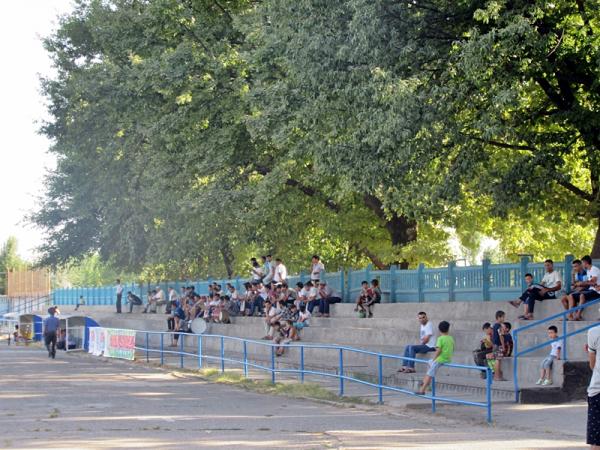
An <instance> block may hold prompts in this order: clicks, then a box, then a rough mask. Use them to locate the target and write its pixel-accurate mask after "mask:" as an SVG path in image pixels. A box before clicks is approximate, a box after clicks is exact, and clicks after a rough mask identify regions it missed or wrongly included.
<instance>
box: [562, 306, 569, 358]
mask: <svg viewBox="0 0 600 450" xmlns="http://www.w3.org/2000/svg"><path fill="white" fill-rule="evenodd" d="M562 320H563V323H562V333H563V345H562V347H563V352H562V359H563V360H564V361H568V360H569V353H568V350H567V347H568V339H569V337H568V336H567V313H564V314H563V317H562Z"/></svg>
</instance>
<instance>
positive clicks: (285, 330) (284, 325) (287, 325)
mask: <svg viewBox="0 0 600 450" xmlns="http://www.w3.org/2000/svg"><path fill="white" fill-rule="evenodd" d="M299 339H300V337H299V336H298V330H297V329H296V328H295V327H294V325H293V324H292V321H291V320H285V321H282V322H281V323H280V328H279V333H277V336H276V337H275V338H273V342H275V343H276V344H283V345H284V346H285V345H287V344H289V343H290V342H292V341H297V340H299ZM284 346H281V347H277V350H276V352H275V354H276V355H277V356H282V355H283V353H284V352H285V347H284Z"/></svg>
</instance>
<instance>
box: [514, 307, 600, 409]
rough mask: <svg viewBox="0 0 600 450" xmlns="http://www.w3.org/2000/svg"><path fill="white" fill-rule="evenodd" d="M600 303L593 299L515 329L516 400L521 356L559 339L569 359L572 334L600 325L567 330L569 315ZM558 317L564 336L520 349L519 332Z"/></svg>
mask: <svg viewBox="0 0 600 450" xmlns="http://www.w3.org/2000/svg"><path fill="white" fill-rule="evenodd" d="M598 303H600V299H597V300H593V301H591V302H587V303H584V304H583V305H579V306H576V307H574V308H571V309H567V310H565V311H562V312H560V313H557V314H554V315H552V316H550V317H546V318H545V319H541V320H536V321H535V322H533V323H530V324H527V325H525V326H522V327H519V328H517V329H516V330H514V331H513V341H514V349H513V380H514V388H515V402H518V401H519V372H518V371H519V357H520V356H523V355H526V354H527V353H531V352H534V351H536V350H539V349H541V348H544V347H546V346H548V345H550V344H552V343H553V342H558V341H563V346H562V359H563V360H565V361H567V360H568V356H569V353H568V349H567V344H568V339H569V338H570V337H571V336H575V335H577V334H580V333H583V332H584V331H587V330H589V329H590V328H594V327H597V326H598V325H600V322H594V323H592V324H591V325H587V326H585V327H582V328H579V329H577V330H575V331H571V332H567V324H568V322H569V321H567V315H569V314H573V313H574V312H576V311H580V310H584V309H586V308H588V307H590V306H594V305H596V304H598ZM557 319H562V336H559V337H557V338H556V339H549V340H547V341H545V342H542V343H541V344H537V345H533V346H531V347H527V348H525V349H523V350H519V334H521V333H522V332H524V331H527V330H530V329H532V328H535V327H537V326H540V325H543V324H547V323H548V322H552V321H554V320H557ZM572 322H573V323H577V322H576V321H572Z"/></svg>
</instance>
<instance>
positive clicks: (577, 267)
mask: <svg viewBox="0 0 600 450" xmlns="http://www.w3.org/2000/svg"><path fill="white" fill-rule="evenodd" d="M571 267H572V272H571V294H579V293H580V292H581V291H583V290H584V289H585V287H586V286H585V281H586V276H587V272H586V271H585V269H584V268H583V264H582V262H581V260H580V259H576V260H575V261H573V262H572V263H571ZM577 300H579V296H577ZM560 302H561V303H562V305H563V307H564V308H565V309H571V308H574V307H575V298H574V296H573V295H569V294H565V295H563V296H562V298H561V299H560ZM574 319H575V317H574V316H573V314H567V320H574Z"/></svg>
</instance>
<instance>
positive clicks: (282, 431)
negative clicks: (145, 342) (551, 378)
mask: <svg viewBox="0 0 600 450" xmlns="http://www.w3.org/2000/svg"><path fill="white" fill-rule="evenodd" d="M0 371H1V372H0V374H1V376H0V448H52V449H59V448H99V449H105V448H140V449H141V448H144V449H150V448H157V449H158V448H160V449H192V448H239V449H244V448H248V449H251V448H273V449H285V448H302V449H312V448H440V449H455V448H460V449H470V448H473V449H475V448H477V449H482V448H485V449H492V448H498V449H507V448H510V449H513V448H514V449H517V448H518V449H521V448H547V449H550V448H553V449H564V448H586V447H585V445H584V442H582V441H581V440H579V439H576V438H573V437H571V436H569V434H564V433H563V432H561V430H560V429H559V428H560V427H557V428H556V429H555V430H553V431H552V432H548V430H543V431H539V432H537V433H536V432H535V431H531V430H529V431H528V430H523V429H519V428H517V429H507V428H505V427H502V426H499V427H488V426H482V425H481V424H476V423H473V422H472V421H463V422H461V421H460V419H459V420H454V419H449V418H448V417H443V416H440V415H438V416H435V417H432V416H431V415H429V414H428V413H427V412H426V411H425V410H424V411H410V410H409V411H403V410H401V409H398V411H397V412H396V413H394V414H389V413H387V412H385V411H384V410H383V409H378V408H377V407H367V408H363V407H359V408H353V407H336V406H330V405H327V404H322V403H316V402H312V401H305V400H297V399H291V398H286V397H280V396H272V395H264V394H257V393H253V392H248V391H244V390H241V389H238V388H233V387H229V386H225V385H220V384H210V383H206V382H204V381H201V380H199V379H197V378H195V377H183V378H181V377H177V376H174V375H172V374H170V373H168V372H166V371H163V370H159V369H155V368H150V367H144V366H141V365H134V364H124V363H120V362H103V361H101V360H98V359H96V358H93V357H87V356H83V355H71V354H69V355H67V354H65V353H64V352H60V353H59V354H58V356H57V359H56V360H54V361H53V360H50V359H48V358H47V355H46V353H45V352H44V351H42V350H40V349H37V348H33V347H29V348H28V347H14V346H13V347H7V346H6V345H5V344H4V343H2V345H1V346H0ZM528 414H530V415H534V414H536V411H535V409H532V410H530V411H528ZM555 414H556V415H557V417H559V416H560V415H561V410H560V408H557V409H555Z"/></svg>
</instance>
